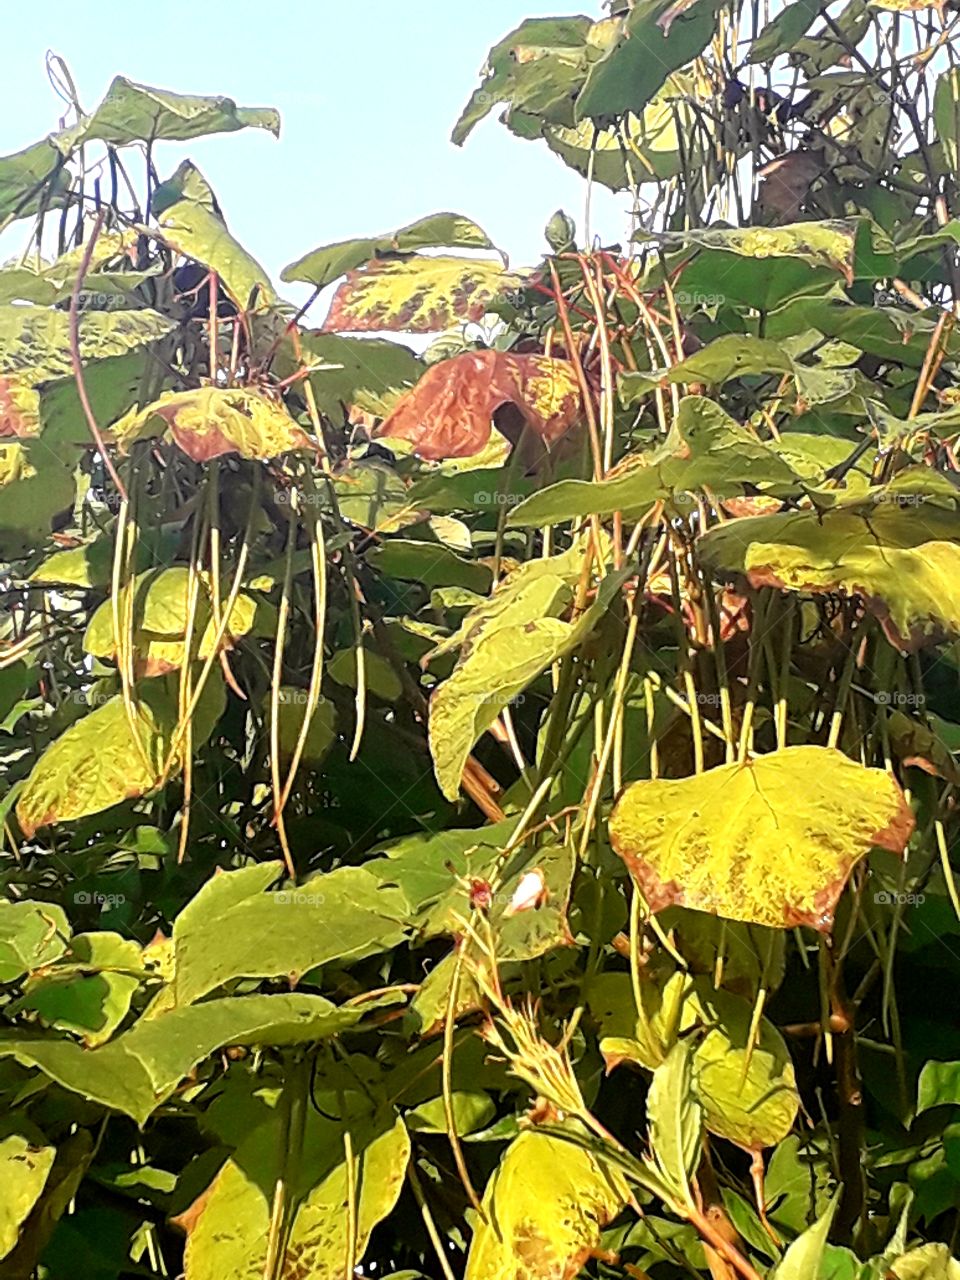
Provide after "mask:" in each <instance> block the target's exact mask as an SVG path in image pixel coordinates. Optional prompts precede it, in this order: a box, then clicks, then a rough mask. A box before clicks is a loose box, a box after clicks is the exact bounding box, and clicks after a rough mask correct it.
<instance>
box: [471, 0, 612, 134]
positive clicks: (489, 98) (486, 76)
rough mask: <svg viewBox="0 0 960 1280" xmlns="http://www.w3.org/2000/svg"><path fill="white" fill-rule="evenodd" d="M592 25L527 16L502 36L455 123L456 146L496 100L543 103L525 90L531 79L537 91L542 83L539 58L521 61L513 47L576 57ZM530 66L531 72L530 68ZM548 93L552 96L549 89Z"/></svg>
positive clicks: (585, 20) (576, 20) (578, 19)
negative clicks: (531, 96) (537, 63)
mask: <svg viewBox="0 0 960 1280" xmlns="http://www.w3.org/2000/svg"><path fill="white" fill-rule="evenodd" d="M597 25H599V24H597ZM593 27H594V24H593V23H591V21H590V19H589V18H584V17H560V18H528V19H527V20H526V21H525V22H522V23H521V24H520V26H519V27H516V28H515V29H514V30H513V31H511V32H510V33H509V35H506V36H504V38H503V39H502V40H500V41H498V42H497V44H495V45H494V46H493V48H492V49H491V50H490V52H489V53H488V54H487V59H486V62H485V64H484V66H483V68H482V70H481V76H482V81H481V84H480V87H479V88H478V89H476V90H474V92H473V94H472V95H471V98H470V101H469V102H468V103H467V105H466V107H464V109H463V111H462V112H461V114H460V118H459V120H458V121H457V123H456V124H455V125H454V128H453V134H452V141H453V142H455V143H456V145H457V146H458V147H459V146H462V145H463V143H464V142H465V141H466V140H467V138H468V137H469V135H470V134H471V133H472V132H473V130H474V129H475V128H476V126H477V125H478V124H479V123H480V121H481V120H483V119H484V117H485V116H487V115H489V113H490V112H491V111H492V110H493V108H494V107H495V106H496V105H497V103H498V102H512V101H517V100H520V101H526V105H527V107H528V109H531V108H532V107H533V106H534V105H539V106H540V108H541V110H542V109H543V107H544V104H543V103H542V102H540V103H535V102H532V101H531V100H530V97H529V93H528V87H529V86H530V83H531V80H534V82H535V84H536V86H537V89H538V90H539V88H540V86H541V84H542V80H541V72H540V69H539V68H537V67H536V61H538V60H540V59H534V60H529V59H527V60H522V59H521V58H519V57H518V56H517V54H516V50H517V49H518V48H531V49H536V50H538V51H541V50H546V51H547V52H548V55H549V54H550V53H552V52H553V51H557V54H558V56H559V57H563V56H564V55H566V56H567V57H568V58H569V57H570V56H571V55H573V57H575V58H576V57H577V56H578V55H581V53H582V51H583V49H584V45H585V42H586V39H587V34H588V32H590V31H591V29H592V28H593ZM548 60H549V61H550V62H554V61H555V60H554V59H548ZM531 66H533V73H532V74H531V72H530V71H529V68H530V67H531ZM551 69H552V68H551ZM565 88H566V86H564V89H565ZM548 96H549V97H552V96H553V92H551V90H549V89H548Z"/></svg>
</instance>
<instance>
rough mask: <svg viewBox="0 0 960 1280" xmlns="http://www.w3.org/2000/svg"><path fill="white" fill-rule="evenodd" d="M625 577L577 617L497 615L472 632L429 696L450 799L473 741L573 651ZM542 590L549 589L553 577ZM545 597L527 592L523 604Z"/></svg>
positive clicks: (439, 768) (441, 779)
mask: <svg viewBox="0 0 960 1280" xmlns="http://www.w3.org/2000/svg"><path fill="white" fill-rule="evenodd" d="M621 576H622V575H617V574H611V575H609V576H608V577H607V578H605V579H604V581H603V585H602V587H601V590H600V592H599V593H598V599H597V602H596V603H595V604H594V605H592V606H591V608H590V609H588V610H587V612H586V613H584V614H583V615H582V617H581V618H579V619H578V621H577V622H564V621H561V619H559V618H549V617H547V618H544V617H542V616H540V617H537V616H531V617H529V618H528V619H527V620H526V621H524V622H521V621H519V619H518V618H517V619H516V620H515V617H514V615H513V614H511V615H510V621H509V623H507V622H505V621H504V619H502V618H501V619H497V620H496V621H495V622H494V623H492V624H491V625H490V626H489V627H487V628H486V629H484V630H483V631H482V632H479V633H474V634H473V635H472V636H471V645H470V648H469V650H468V651H465V652H464V653H462V654H461V656H460V659H459V661H458V662H457V665H456V667H455V668H454V670H453V674H452V675H451V676H449V677H448V679H446V680H444V682H443V683H442V684H441V685H440V686H439V688H437V689H436V690H435V691H434V693H433V694H432V695H431V698H430V724H429V741H430V754H431V755H432V757H433V765H434V771H435V773H436V776H437V782H438V783H439V785H440V790H441V791H442V792H443V794H444V795H445V796H446V797H447V798H448V799H450V800H453V799H455V798H456V797H457V796H458V795H459V793H460V779H461V776H462V774H463V768H464V765H465V764H466V761H467V757H468V756H469V754H470V752H471V750H472V749H473V745H474V743H475V742H476V741H477V740H478V739H479V738H480V736H481V735H482V734H484V733H485V732H486V731H487V729H489V727H490V726H491V725H492V724H493V722H494V721H495V720H496V719H497V718H498V716H500V714H501V713H502V711H503V709H504V707H506V706H509V704H510V702H511V701H512V699H514V698H515V697H516V696H517V695H518V694H520V693H522V692H523V690H524V689H526V688H527V686H528V685H529V684H531V683H532V681H534V680H535V679H536V677H537V676H538V675H540V673H541V672H542V671H545V670H546V668H547V667H549V666H550V664H551V663H553V662H556V661H557V659H558V658H561V657H563V655H564V654H566V653H569V652H570V651H571V650H572V649H575V648H576V646H577V645H578V644H579V643H580V642H581V641H582V640H583V639H584V638H585V637H586V636H587V635H588V634H589V632H590V631H591V630H592V628H593V627H594V626H595V624H596V622H597V620H598V618H599V617H600V616H601V615H602V613H603V612H604V610H605V609H606V601H607V600H609V599H611V598H612V591H613V587H612V586H611V584H612V583H613V582H614V581H617V580H619V578H620V577H621ZM541 588H542V589H543V590H545V591H547V592H551V591H552V590H553V588H552V587H551V584H550V582H549V579H544V580H541ZM539 598H541V596H540V593H539V592H538V593H537V594H532V593H531V594H529V595H528V596H527V597H526V598H525V607H527V608H530V607H531V605H532V604H533V603H534V602H535V601H536V600H538V599H539Z"/></svg>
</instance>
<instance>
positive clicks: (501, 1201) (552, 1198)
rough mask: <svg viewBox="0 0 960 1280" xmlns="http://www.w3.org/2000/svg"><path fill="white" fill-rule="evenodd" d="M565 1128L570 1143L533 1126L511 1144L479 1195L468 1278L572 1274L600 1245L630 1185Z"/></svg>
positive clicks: (508, 1279) (521, 1278)
mask: <svg viewBox="0 0 960 1280" xmlns="http://www.w3.org/2000/svg"><path fill="white" fill-rule="evenodd" d="M567 1128H569V1130H570V1134H571V1137H570V1140H567V1139H565V1138H562V1137H554V1136H552V1135H548V1134H545V1133H538V1132H537V1131H536V1130H535V1129H534V1130H530V1131H528V1132H526V1133H521V1135H520V1136H519V1137H518V1138H515V1139H514V1141H513V1142H511V1144H510V1146H509V1147H508V1148H507V1150H506V1152H505V1153H504V1155H503V1157H502V1159H501V1161H500V1163H499V1165H498V1166H497V1168H496V1169H495V1170H494V1172H493V1175H492V1176H491V1178H490V1181H489V1183H488V1184H487V1188H486V1191H485V1192H484V1195H483V1207H484V1210H485V1213H486V1220H485V1221H479V1220H478V1221H477V1223H476V1228H475V1231H474V1236H473V1242H472V1244H471V1246H470V1254H469V1257H468V1258H467V1267H466V1272H465V1280H525V1278H526V1277H529V1276H551V1275H554V1276H574V1275H576V1274H577V1273H578V1272H579V1270H580V1268H581V1267H582V1266H583V1264H584V1263H585V1262H586V1261H587V1259H588V1257H589V1256H590V1255H591V1254H592V1253H593V1251H594V1250H595V1249H596V1248H597V1247H598V1246H599V1244H600V1232H601V1229H602V1228H603V1227H604V1226H605V1225H606V1224H607V1223H608V1222H609V1221H610V1220H611V1219H612V1218H614V1217H615V1216H616V1214H617V1213H618V1212H619V1211H620V1209H621V1207H622V1205H623V1203H624V1201H625V1200H626V1197H627V1194H628V1192H627V1186H626V1183H625V1182H624V1179H623V1178H622V1177H621V1175H620V1174H619V1173H618V1172H617V1170H616V1168H615V1167H614V1166H612V1165H604V1164H602V1163H601V1162H600V1160H599V1158H598V1157H596V1156H594V1155H593V1154H592V1153H591V1152H590V1151H587V1150H585V1149H584V1148H583V1146H581V1145H579V1144H578V1143H577V1141H576V1138H577V1137H578V1136H579V1133H580V1130H579V1129H578V1128H577V1126H575V1125H573V1124H571V1123H569V1122H568V1125H567Z"/></svg>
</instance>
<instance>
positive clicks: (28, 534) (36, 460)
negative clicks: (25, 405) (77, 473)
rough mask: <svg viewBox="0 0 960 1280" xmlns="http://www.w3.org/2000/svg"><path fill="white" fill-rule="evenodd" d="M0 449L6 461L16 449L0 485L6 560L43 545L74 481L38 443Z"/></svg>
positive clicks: (0, 547)
mask: <svg viewBox="0 0 960 1280" xmlns="http://www.w3.org/2000/svg"><path fill="white" fill-rule="evenodd" d="M0 380H2V379H0ZM0 400H2V395H0ZM0 413H2V408H0ZM0 449H2V450H3V453H4V454H5V455H6V458H7V460H8V461H9V459H10V453H11V451H13V450H16V451H17V455H16V461H15V463H14V474H13V475H12V476H10V478H9V479H8V480H7V482H6V483H5V484H4V485H3V486H2V488H0V561H10V560H17V559H19V558H20V557H21V556H25V555H28V554H29V553H30V552H32V551H37V550H39V549H40V548H41V547H43V546H45V545H46V543H47V541H48V539H49V538H50V533H51V522H52V520H53V518H54V516H56V515H58V514H59V513H60V512H62V511H66V510H69V509H70V507H71V506H72V505H73V501H74V496H75V491H76V484H75V480H74V475H73V469H72V467H71V466H69V465H65V464H64V463H63V462H61V461H60V459H59V458H57V457H56V456H55V455H54V454H52V453H51V451H50V450H49V449H47V448H45V447H43V446H42V445H40V446H38V445H35V444H34V445H30V444H26V445H15V444H14V445H6V446H0Z"/></svg>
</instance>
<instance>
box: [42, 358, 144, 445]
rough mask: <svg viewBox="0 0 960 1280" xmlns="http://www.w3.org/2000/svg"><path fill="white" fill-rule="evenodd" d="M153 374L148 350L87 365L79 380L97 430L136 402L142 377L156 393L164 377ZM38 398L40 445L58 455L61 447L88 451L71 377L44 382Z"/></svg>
mask: <svg viewBox="0 0 960 1280" xmlns="http://www.w3.org/2000/svg"><path fill="white" fill-rule="evenodd" d="M156 371H157V361H156V360H155V359H154V358H153V355H152V354H151V349H150V348H148V347H141V348H139V349H137V350H135V351H132V352H129V353H127V354H126V355H120V356H112V357H110V358H108V359H106V360H97V361H96V363H94V364H88V365H87V367H86V369H85V370H84V377H83V381H84V390H85V391H86V393H87V399H88V400H89V402H90V407H91V409H92V410H93V416H94V418H95V419H96V421H97V424H98V425H99V426H100V428H101V429H103V430H106V429H107V428H108V427H109V426H110V424H111V423H113V422H116V420H117V419H118V418H120V417H121V416H122V415H123V414H125V413H126V412H127V410H128V409H129V408H130V406H131V405H132V404H136V403H137V401H138V399H139V398H140V396H141V394H142V393H143V388H144V385H145V382H144V379H145V378H146V377H149V378H151V379H152V381H151V382H150V385H151V386H152V387H154V388H155V389H156V390H159V389H160V388H161V387H162V386H163V383H164V376H163V375H162V374H160V375H158V374H157V372H156ZM39 397H40V434H41V435H42V436H43V443H44V445H47V446H49V447H50V448H51V449H53V450H56V451H58V452H62V446H64V445H79V446H81V447H84V448H89V447H90V445H91V444H92V441H93V437H92V436H91V434H90V427H89V425H88V424H87V419H86V417H85V416H84V412H83V407H82V405H81V403H80V397H79V395H78V393H77V383H76V381H75V379H74V378H73V376H72V375H70V376H67V377H62V378H55V379H53V380H52V381H50V382H44V383H43V384H42V385H41V387H40V390H39Z"/></svg>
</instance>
